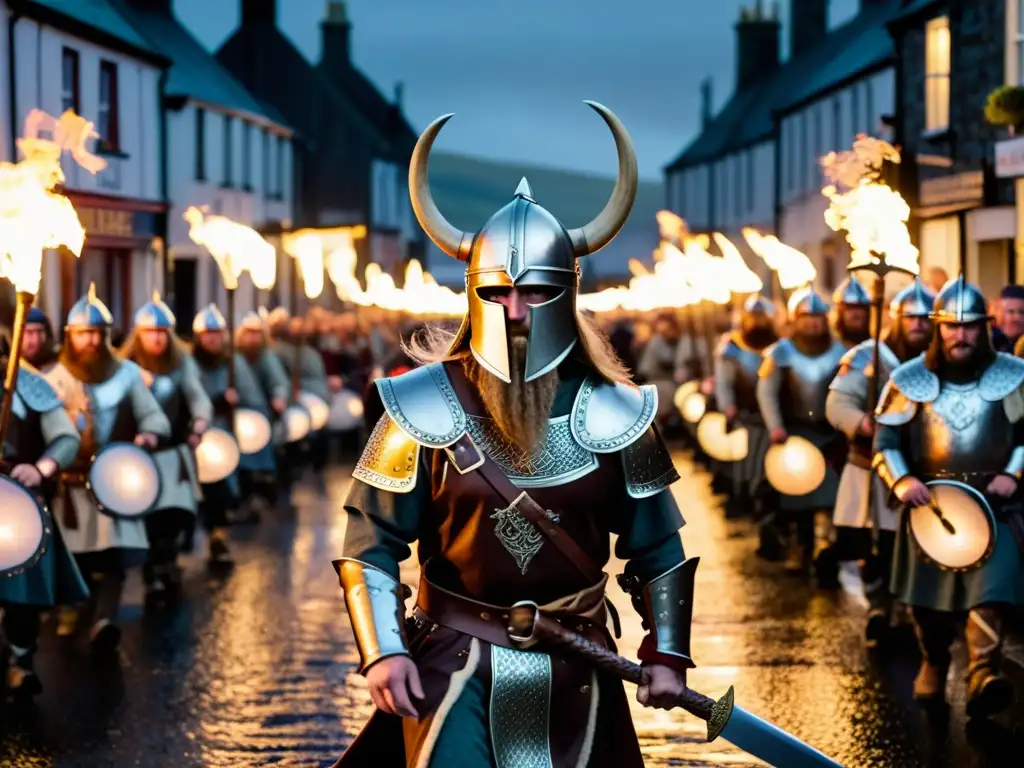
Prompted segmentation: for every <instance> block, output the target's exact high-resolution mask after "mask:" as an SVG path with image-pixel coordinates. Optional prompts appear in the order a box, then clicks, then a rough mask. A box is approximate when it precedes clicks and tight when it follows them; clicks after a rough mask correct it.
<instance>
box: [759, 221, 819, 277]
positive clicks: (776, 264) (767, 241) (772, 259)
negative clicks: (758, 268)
mask: <svg viewBox="0 0 1024 768" xmlns="http://www.w3.org/2000/svg"><path fill="white" fill-rule="evenodd" d="M743 239H744V240H746V241H747V245H749V246H750V248H751V250H753V251H754V253H756V254H757V255H758V256H760V257H761V258H762V259H764V263H765V264H767V265H768V266H769V267H770V268H771V269H772V270H774V272H775V273H776V274H777V275H778V276H779V285H781V286H782V289H783V290H785V291H791V290H793V289H794V288H802V287H803V286H805V285H810V284H811V283H813V282H814V278H816V277H817V276H818V271H817V270H816V269H815V268H814V265H813V264H811V260H810V259H808V258H807V256H806V254H804V253H802V252H801V251H798V250H797V249H796V248H793V247H792V246H789V245H786V244H785V243H783V242H780V241H779V239H778V238H777V237H775V235H762V234H761V233H760V232H758V231H757V230H756V229H753V228H751V227H744V229H743Z"/></svg>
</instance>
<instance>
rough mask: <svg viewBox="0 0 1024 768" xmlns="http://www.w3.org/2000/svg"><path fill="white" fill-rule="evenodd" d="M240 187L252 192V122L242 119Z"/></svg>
mask: <svg viewBox="0 0 1024 768" xmlns="http://www.w3.org/2000/svg"><path fill="white" fill-rule="evenodd" d="M242 189H244V190H245V191H246V192H252V123H250V122H249V121H248V120H242Z"/></svg>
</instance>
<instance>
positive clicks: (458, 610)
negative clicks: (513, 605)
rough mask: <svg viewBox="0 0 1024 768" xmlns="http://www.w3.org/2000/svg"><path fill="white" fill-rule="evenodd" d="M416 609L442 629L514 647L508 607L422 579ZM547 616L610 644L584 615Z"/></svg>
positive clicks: (603, 630)
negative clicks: (455, 591) (458, 592)
mask: <svg viewBox="0 0 1024 768" xmlns="http://www.w3.org/2000/svg"><path fill="white" fill-rule="evenodd" d="M416 610H417V612H418V613H420V614H422V615H423V616H424V617H426V618H427V619H429V620H430V621H432V622H433V623H435V624H440V625H441V626H442V627H447V628H448V629H454V630H455V631H456V632H461V633H463V634H465V635H469V636H470V637H476V638H478V639H480V640H483V641H484V642H487V643H491V644H492V645H497V646H501V647H502V648H513V646H512V644H511V643H510V642H509V639H508V616H509V608H508V607H505V606H500V605H491V604H490V603H481V602H479V601H477V600H473V599H471V598H468V597H463V596H462V595H457V594H455V593H454V592H450V591H448V590H447V589H444V588H443V587H439V586H437V585H436V584H432V583H431V582H430V581H428V580H427V579H426V578H425V577H421V578H420V587H419V592H418V594H417V596H416ZM545 613H547V612H545ZM547 615H550V616H552V617H553V618H555V619H556V620H557V621H558V623H559V624H562V625H563V626H565V627H566V628H567V629H571V630H572V631H573V632H576V633H579V634H583V635H585V636H587V637H589V638H590V639H592V640H595V641H597V642H600V643H601V644H602V645H606V646H607V645H610V643H609V641H608V634H607V630H606V629H605V628H604V627H602V626H599V625H598V624H597V623H596V622H594V621H592V620H590V619H588V618H586V617H584V616H578V615H576V614H571V613H561V614H559V613H557V612H556V613H548V614H547Z"/></svg>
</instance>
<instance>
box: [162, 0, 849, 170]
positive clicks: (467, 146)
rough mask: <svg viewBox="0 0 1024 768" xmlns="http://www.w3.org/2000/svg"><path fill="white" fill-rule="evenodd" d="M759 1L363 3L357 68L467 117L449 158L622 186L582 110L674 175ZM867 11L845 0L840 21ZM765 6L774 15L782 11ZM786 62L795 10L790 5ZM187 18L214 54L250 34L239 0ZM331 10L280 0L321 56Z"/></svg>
mask: <svg viewBox="0 0 1024 768" xmlns="http://www.w3.org/2000/svg"><path fill="white" fill-rule="evenodd" d="M753 4H754V0H747V2H741V0H715V1H714V2H708V0H516V2H515V3H514V4H512V5H509V4H506V3H500V2H491V1H487V2H484V1H482V0H349V2H348V13H349V19H350V20H351V21H352V24H353V31H352V50H353V57H354V59H355V62H356V64H357V65H358V66H359V67H360V68H361V69H362V70H363V71H364V72H365V73H366V74H367V75H368V76H369V77H370V78H371V79H372V80H373V81H374V82H375V83H376V84H377V85H378V87H380V89H381V90H382V91H383V92H384V93H385V94H387V95H388V96H389V97H390V95H391V94H392V93H393V90H394V84H395V83H396V82H397V81H399V80H400V81H402V82H404V84H405V96H404V105H405V112H406V115H407V116H408V118H409V120H410V121H411V122H412V124H413V127H414V128H416V129H417V130H420V129H422V128H423V127H424V126H426V125H427V123H429V122H430V121H431V120H433V119H434V118H435V117H437V116H438V115H441V114H444V113H445V112H455V113H456V116H455V118H453V119H452V121H451V122H450V123H449V124H448V125H447V126H445V129H444V131H443V132H442V133H441V135H440V137H439V139H438V142H437V147H438V149H442V150H445V151H451V152H459V153H462V154H467V155H477V156H480V157H487V158H494V159H500V160H511V161H517V162H522V163H524V164H531V165H546V166H552V167H557V168H568V169H573V170H580V171H590V172H595V173H599V174H601V175H611V174H612V173H614V169H615V159H614V145H613V144H612V143H611V140H610V138H609V136H608V133H607V129H606V128H605V127H604V124H603V123H602V122H601V120H600V119H599V118H598V117H597V116H596V115H595V114H594V113H593V112H591V111H590V110H589V109H587V108H586V107H585V106H584V105H582V104H581V103H580V102H581V101H583V100H584V99H592V100H595V101H599V102H601V103H602V104H605V105H606V106H608V107H609V108H610V109H612V110H613V111H614V112H615V113H616V114H617V115H618V116H619V117H620V118H621V119H622V121H623V123H625V125H626V127H627V128H628V130H629V132H630V134H631V135H632V137H633V141H634V143H635V145H636V150H637V155H638V161H639V164H640V172H641V174H642V175H643V176H645V177H647V178H650V179H659V178H660V177H661V169H662V166H664V165H665V164H666V163H668V162H670V161H671V160H672V159H673V158H674V157H675V156H676V155H677V154H678V153H679V152H680V151H681V150H682V148H683V147H684V146H685V145H686V143H687V142H688V141H689V140H690V139H691V138H692V137H693V135H694V134H695V132H696V130H697V126H698V121H699V119H700V81H701V80H702V79H703V78H704V77H705V76H707V75H711V76H713V78H714V101H715V107H716V109H717V108H718V107H720V106H721V105H722V102H723V101H724V100H725V98H727V96H728V94H729V92H730V91H731V89H732V84H733V78H734V76H735V75H734V70H735V45H734V36H735V31H734V28H733V27H734V24H735V22H736V19H737V18H738V15H739V8H740V7H741V6H744V5H748V6H749V5H753ZM857 4H858V0H832V2H831V13H832V15H831V19H832V23H833V24H835V23H838V22H840V21H842V20H844V19H846V18H848V17H849V16H850V15H851V14H852V13H853V12H854V11H855V10H856V7H857ZM770 5H771V3H770V2H767V1H766V2H764V7H765V8H768V7H770ZM780 5H781V8H782V17H783V50H784V51H785V50H786V48H787V47H788V46H787V43H786V40H787V38H788V30H787V27H786V19H787V17H788V7H789V0H783V2H782V3H781V4H780ZM175 7H176V10H177V13H178V16H179V18H181V19H182V21H184V22H185V23H186V24H187V25H188V26H189V28H190V29H191V30H192V31H193V33H194V34H195V35H196V37H198V38H199V40H200V41H202V42H203V43H204V44H205V45H206V46H207V47H208V48H210V49H211V50H214V49H216V48H217V47H218V46H219V45H220V44H221V43H222V42H223V41H224V39H225V38H227V37H228V35H230V34H231V32H232V30H233V29H234V28H235V26H236V24H237V23H238V18H239V7H240V2H239V0H176V3H175ZM325 7H326V2H325V0H279V2H278V24H279V25H280V27H281V28H282V29H283V31H284V33H285V34H286V35H288V37H290V38H291V40H292V41H293V42H294V43H295V44H296V46H297V47H298V48H299V50H300V51H302V52H303V53H304V54H305V55H306V57H307V58H309V59H310V60H311V61H318V60H319V58H320V48H321V45H320V27H319V22H320V21H321V19H323V17H324V11H325Z"/></svg>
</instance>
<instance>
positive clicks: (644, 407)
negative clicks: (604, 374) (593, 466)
mask: <svg viewBox="0 0 1024 768" xmlns="http://www.w3.org/2000/svg"><path fill="white" fill-rule="evenodd" d="M657 412H658V390H657V389H655V387H654V385H652V384H645V385H644V386H642V387H637V386H634V385H632V384H623V383H621V382H616V383H615V384H609V383H607V382H605V381H600V380H597V379H592V378H588V379H586V380H585V381H584V382H583V385H582V386H581V387H580V391H579V392H577V393H576V400H575V402H574V403H573V406H572V414H571V416H570V419H569V421H570V424H571V427H572V436H573V438H574V439H575V440H576V442H577V443H579V444H580V445H582V446H583V447H584V448H586V449H587V450H588V451H591V452H593V453H615V452H616V451H621V450H623V449H624V448H626V447H627V446H629V445H632V444H633V443H635V442H636V441H637V440H639V439H640V438H641V437H642V436H643V435H644V433H645V432H646V431H647V428H648V427H650V426H651V424H652V423H653V422H654V417H655V415H656V414H657Z"/></svg>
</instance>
